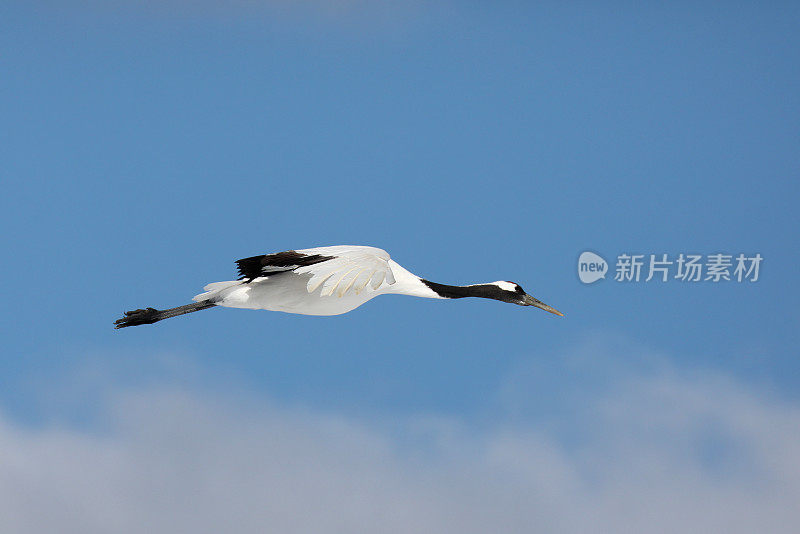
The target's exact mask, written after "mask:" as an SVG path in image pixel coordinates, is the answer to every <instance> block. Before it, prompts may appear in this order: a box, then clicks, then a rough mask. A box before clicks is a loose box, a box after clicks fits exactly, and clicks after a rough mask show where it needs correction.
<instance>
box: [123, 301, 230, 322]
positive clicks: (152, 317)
mask: <svg viewBox="0 0 800 534" xmlns="http://www.w3.org/2000/svg"><path fill="white" fill-rule="evenodd" d="M214 306H216V304H214V303H213V302H211V301H210V300H203V301H201V302H192V303H191V304H186V305H185V306H178V307H177V308H169V309H167V310H157V309H155V308H145V309H144V310H133V311H127V312H125V317H123V318H122V319H117V320H116V321H114V325H115V326H114V328H125V327H127V326H137V325H140V324H152V323H155V322H158V321H161V320H162V319H169V318H170V317H177V316H178V315H184V314H187V313H193V312H196V311H200V310H206V309H208V308H212V307H214Z"/></svg>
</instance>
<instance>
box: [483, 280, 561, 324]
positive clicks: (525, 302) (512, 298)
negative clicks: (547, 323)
mask: <svg viewBox="0 0 800 534" xmlns="http://www.w3.org/2000/svg"><path fill="white" fill-rule="evenodd" d="M487 285H491V286H496V287H497V289H498V290H499V291H496V292H495V291H493V293H495V294H494V295H491V297H490V298H494V299H497V300H502V301H503V302H510V303H512V304H519V305H520V306H536V307H537V308H540V309H542V310H544V311H548V312H550V313H554V314H556V315H560V316H561V317H564V314H563V313H561V312H560V311H558V310H557V309H555V308H553V307H552V306H548V305H547V304H545V303H544V302H542V301H541V300H538V299H536V298H534V297H532V296H530V295H528V294H527V293H525V290H524V289H522V287H521V286H520V285H519V284H517V283H514V282H507V281H503V280H501V281H498V282H492V283H491V284H487Z"/></svg>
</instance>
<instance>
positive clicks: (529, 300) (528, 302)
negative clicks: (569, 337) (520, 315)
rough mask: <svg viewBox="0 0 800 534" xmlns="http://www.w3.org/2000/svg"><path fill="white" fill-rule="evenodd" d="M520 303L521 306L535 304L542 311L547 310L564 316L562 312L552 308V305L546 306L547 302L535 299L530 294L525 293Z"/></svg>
mask: <svg viewBox="0 0 800 534" xmlns="http://www.w3.org/2000/svg"><path fill="white" fill-rule="evenodd" d="M522 305H523V306H536V307H537V308H540V309H542V310H544V311H548V312H550V313H554V314H556V315H558V316H560V317H564V314H563V313H561V312H560V311H558V310H557V309H555V308H553V307H552V306H548V305H547V304H545V303H544V302H542V301H541V300H537V299H535V298H533V297H532V296H530V295H528V294H525V296H524V297H522Z"/></svg>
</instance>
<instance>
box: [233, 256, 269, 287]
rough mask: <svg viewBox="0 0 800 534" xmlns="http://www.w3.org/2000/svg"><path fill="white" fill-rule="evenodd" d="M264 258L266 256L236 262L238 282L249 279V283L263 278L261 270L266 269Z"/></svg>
mask: <svg viewBox="0 0 800 534" xmlns="http://www.w3.org/2000/svg"><path fill="white" fill-rule="evenodd" d="M263 258H264V255H261V256H252V257H250V258H242V259H241V260H236V268H237V269H238V271H239V278H237V280H244V279H248V280H247V281H248V282H252V281H253V279H254V278H258V277H259V276H261V270H262V268H263V267H264V264H263V263H262V260H263Z"/></svg>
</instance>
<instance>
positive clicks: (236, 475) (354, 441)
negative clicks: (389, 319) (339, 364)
mask: <svg viewBox="0 0 800 534" xmlns="http://www.w3.org/2000/svg"><path fill="white" fill-rule="evenodd" d="M584 349H585V350H581V351H577V352H576V354H577V356H575V357H574V358H565V362H566V366H567V367H571V368H572V369H573V370H578V371H580V369H585V365H591V366H597V368H602V367H603V363H602V361H600V362H597V361H596V360H597V359H598V358H601V359H607V358H604V357H603V351H602V350H594V356H595V360H587V359H585V358H583V356H586V355H587V354H591V353H592V350H591V349H590V348H587V347H584ZM581 362H583V363H581ZM618 363H619V362H618ZM606 364H608V366H609V368H612V369H613V368H614V364H613V362H608V361H606ZM582 366H584V367H582ZM593 368H594V367H593ZM625 369H627V370H626V371H624V372H622V371H620V372H618V373H616V374H615V376H617V378H615V379H611V378H610V379H609V383H610V384H612V385H613V387H608V388H600V389H595V390H592V393H591V394H590V395H584V396H583V397H581V398H582V405H581V406H580V408H575V409H576V410H577V411H579V412H580V414H578V415H576V416H575V417H571V416H570V417H569V419H570V425H571V426H578V427H579V428H577V429H573V430H576V432H575V433H573V434H571V435H569V436H566V437H565V435H564V434H563V433H562V432H561V430H556V429H554V428H555V427H552V426H550V425H542V426H540V425H537V424H535V423H534V422H533V421H530V420H528V422H522V421H524V420H525V419H524V418H523V417H515V418H511V419H508V420H507V421H506V422H498V423H495V424H493V425H491V426H490V427H487V426H486V425H480V428H477V427H476V425H475V424H473V423H471V422H469V421H466V420H454V419H448V418H442V417H434V416H429V417H422V416H420V417H410V418H407V419H405V420H403V421H399V422H397V423H387V422H385V421H384V422H380V421H369V420H364V419H358V418H355V417H351V416H347V415H343V414H336V413H326V412H321V411H313V410H307V409H298V408H290V407H286V406H281V405H277V404H275V403H264V402H263V401H259V400H256V399H252V398H251V399H244V398H242V396H241V395H236V396H228V395H226V394H225V393H223V392H217V393H215V394H213V395H212V396H211V397H209V394H208V393H207V392H206V391H205V390H202V389H198V388H184V389H180V388H177V387H140V388H132V389H131V388H130V387H129V388H128V389H127V391H116V392H112V393H110V394H108V395H107V396H106V397H105V400H104V401H103V406H102V411H103V412H105V418H104V420H105V421H107V422H108V423H109V426H108V428H105V429H102V430H97V429H94V430H81V429H77V428H74V427H71V426H59V425H57V424H49V425H47V426H46V427H45V428H37V429H33V428H27V427H23V426H20V425H18V424H15V423H13V422H11V421H9V420H8V419H5V420H2V421H0V531H1V532H9V533H15V532H25V533H31V532H63V533H67V532H76V533H77V532H80V533H82V534H83V533H93V532H104V533H105V532H119V533H125V532H143V531H145V532H147V531H150V532H201V533H202V532H237V533H248V532H265V531H267V532H287V533H292V532H348V533H350V532H353V533H357V532H369V533H381V532H457V533H470V532H615V533H616V532H686V531H688V532H709V531H714V532H721V531H724V532H792V531H794V530H795V529H796V525H797V524H800V511H798V507H797V506H796V504H797V503H798V502H800V407H798V406H797V405H796V404H794V403H790V402H785V401H780V400H777V399H774V398H770V397H769V396H767V395H765V394H764V393H763V392H757V391H753V390H751V389H749V388H748V387H746V386H744V385H742V384H741V383H738V382H736V381H733V380H731V379H728V378H726V377H724V376H721V375H719V374H716V373H710V372H705V373H702V372H686V371H683V372H679V371H678V370H676V369H674V368H672V367H670V366H668V365H667V364H665V363H664V362H661V363H658V364H656V365H650V366H646V369H643V368H641V367H640V368H637V369H634V370H631V369H630V368H628V367H626V368H625ZM517 386H519V384H517ZM512 389H513V388H512ZM233 397H235V400H232V398H233ZM514 397H515V395H514V394H507V395H506V397H505V398H506V402H511V401H512V399H513V398H514ZM519 399H520V397H519V396H517V400H518V401H519ZM520 402H521V401H520ZM567 405H569V406H574V405H575V403H572V402H570V403H567Z"/></svg>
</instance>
